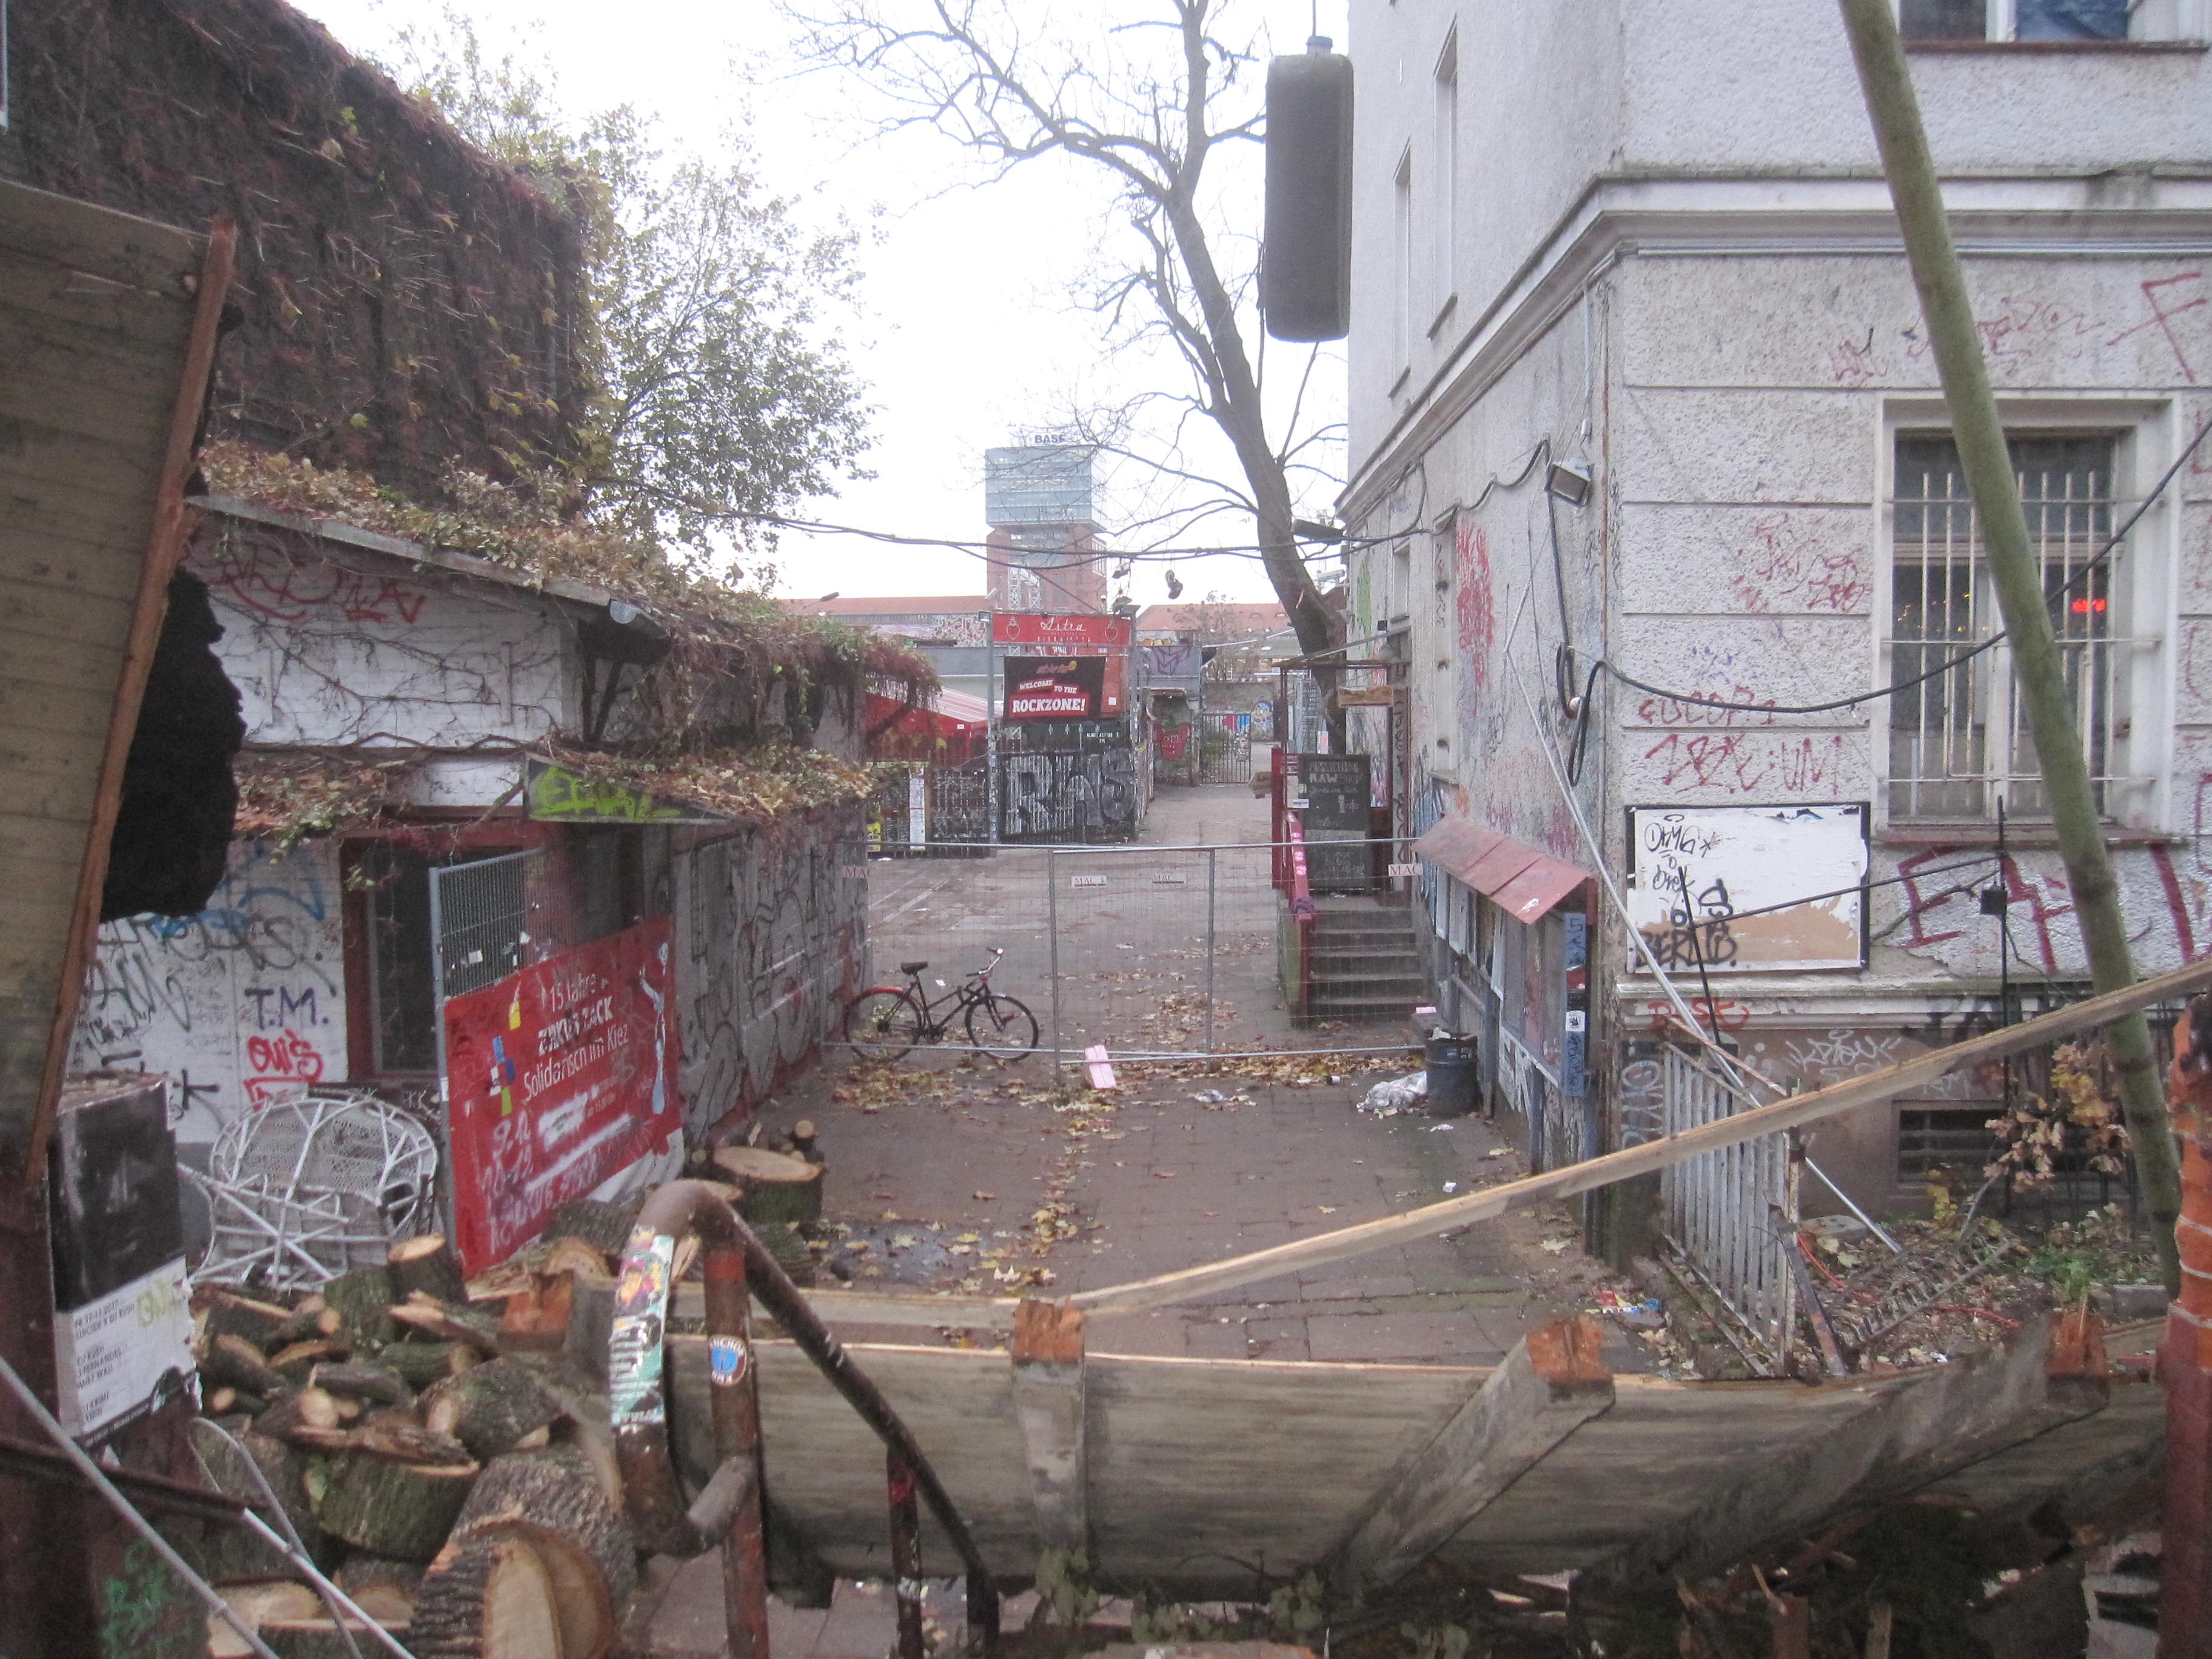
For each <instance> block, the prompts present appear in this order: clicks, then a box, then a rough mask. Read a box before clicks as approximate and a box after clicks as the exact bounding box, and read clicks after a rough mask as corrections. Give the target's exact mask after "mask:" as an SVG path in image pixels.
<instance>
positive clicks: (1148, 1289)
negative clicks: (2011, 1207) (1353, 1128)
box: [1067, 957, 2212, 1314]
mask: <svg viewBox="0 0 2212 1659" xmlns="http://www.w3.org/2000/svg"><path fill="white" fill-rule="evenodd" d="M2208 985H2212V957H2207V958H2204V959H2203V960H2201V961H2197V962H2193V963H2190V964H2189V965H2188V966H2186V967H2184V968H2177V969H2174V970H2173V971H2172V972H2171V973H2167V974H2160V975H2158V976H2157V977H2156V978H2154V979H2147V980H2144V981H2142V982H2141V983H2140V984H2136V985H2130V986H2129V987H2126V988H2125V989H2124V990H2119V991H2110V992H2107V993H2106V994H2104V995H2103V996H2098V997H2091V998H2090V999H2089V1000H2087V1001H2085V1002H2077V1003H2075V1004H2074V1005H2073V1006H2071V1007H2067V1008H2060V1009H2057V1010H2056V1011H2054V1012H2051V1013H2048V1014H2041V1015H2039V1016H2037V1017H2036V1018H2033V1019H2031V1020H2027V1021H2024V1022H2023V1023H2021V1024H2018V1025H2011V1026H2006V1027H2002V1028H2001V1029H1999V1030H1993V1031H1987V1032H1984V1034H1983V1035H1981V1036H1976V1037H1968V1038H1967V1039H1966V1041H1964V1042H1954V1043H1953V1044H1951V1045H1950V1046H1949V1047H1948V1048H1934V1049H1930V1050H1929V1052H1928V1053H1926V1054H1918V1055H1916V1056H1914V1057H1913V1058H1912V1059H1911V1060H1905V1061H1903V1062H1902V1063H1901V1064H1899V1065H1896V1066H1884V1067H1883V1068H1882V1069H1881V1070H1880V1071H1877V1072H1869V1073H1866V1075H1864V1076H1863V1077H1856V1078H1852V1079H1850V1080H1849V1081H1847V1082H1844V1083H1836V1084H1831V1085H1829V1086H1828V1087H1826V1088H1825V1089H1815V1090H1814V1091H1812V1092H1811V1093H1809V1094H1802V1095H1792V1096H1791V1097H1790V1098H1788V1099H1787V1100H1778V1101H1776V1102H1774V1103H1773V1104H1771V1105H1769V1106H1759V1107H1754V1108H1753V1109H1751V1110H1749V1111H1745V1112H1738V1113H1737V1114H1736V1115H1735V1116H1733V1117H1725V1118H1721V1119H1718V1120H1717V1121H1714V1122H1711V1123H1706V1124H1701V1125H1699V1127H1697V1128H1694V1129H1689V1130H1685V1131H1684V1132H1683V1133H1680V1134H1678V1135H1670V1136H1668V1137H1667V1138H1666V1139H1662V1140H1649V1141H1646V1142H1644V1144H1643V1145H1642V1146H1631V1147H1628V1148H1626V1150H1624V1151H1621V1152H1607V1154H1606V1155H1605V1156H1604V1157H1602V1158H1590V1159H1588V1160H1587V1161H1585V1162H1583V1163H1581V1164H1569V1165H1568V1166H1567V1167H1566V1168H1565V1169H1563V1170H1552V1171H1550V1172H1549V1173H1547V1174H1545V1175H1538V1176H1528V1177H1526V1178H1525V1179H1523V1180H1520V1181H1509V1182H1505V1183H1504V1184H1503V1185H1502V1186H1497V1187H1490V1188H1484V1189H1483V1190H1482V1191H1480V1192H1474V1193H1469V1194H1467V1195H1466V1196H1465V1197H1464V1198H1449V1199H1446V1200H1443V1202H1442V1203H1440V1204H1428V1205H1424V1206H1421V1207H1420V1208H1419V1209H1417V1210H1408V1211H1407V1212H1405V1213H1404V1214H1402V1215H1394V1216H1386V1217H1384V1218H1383V1219H1382V1220H1380V1221H1369V1222H1363V1223H1362V1224H1360V1225H1358V1226H1356V1227H1345V1228H1341V1229H1340V1230H1338V1231H1335V1232H1328V1233H1322V1234H1319V1235H1317V1236H1316V1237H1312V1238H1301V1239H1297V1240H1296V1241H1294V1242H1293V1243H1288V1244H1278V1245H1276V1246H1274V1247H1273V1249H1265V1250H1256V1251H1255V1252H1253V1253H1252V1254H1251V1255H1240V1256H1231V1258H1230V1259H1229V1260H1227V1261H1216V1262H1211V1263H1208V1264H1206V1266H1203V1267H1186V1268H1183V1269H1182V1271H1180V1272H1177V1273H1162V1274H1160V1275H1159V1276H1158V1278H1155V1279H1138V1280H1136V1281H1134V1282H1133V1283H1131V1284H1127V1285H1108V1286H1104V1287H1103V1288H1101V1289H1099V1290H1095V1291H1078V1292H1077V1293H1076V1294H1075V1295H1073V1296H1071V1297H1068V1298H1067V1305H1068V1306H1070V1307H1074V1308H1080V1309H1082V1310H1084V1311H1085V1312H1086V1313H1093V1314H1099V1313H1140V1312H1143V1311H1144V1310H1146V1309H1148V1308H1164V1307H1167V1306H1169V1305H1170V1304H1174V1303H1177V1302H1187V1301H1188V1300H1190V1299H1191V1298H1193V1297H1199V1296H1206V1295H1213V1294H1217V1293H1218V1292H1220V1291H1229V1290H1235V1289H1237V1287H1238V1286H1240V1285H1252V1284H1256V1283H1258V1282H1259V1281H1260V1280H1261V1279H1273V1278H1274V1277H1275V1276H1276V1275H1277V1274H1279V1273H1293V1272H1304V1271H1306V1270H1309V1269H1310V1268H1314V1267H1325V1266H1327V1265H1328V1264H1329V1263H1331V1262H1336V1261H1349V1260H1350V1259H1351V1258H1352V1257H1354V1256H1358V1255H1366V1254H1367V1253H1368V1252H1369V1251H1370V1250H1381V1249H1390V1248H1391V1247H1393V1246H1395V1245H1399V1244H1410V1243H1413V1241H1415V1240H1416V1239H1422V1238H1432V1237H1435V1236H1436V1235H1437V1234H1438V1233H1447V1232H1451V1231H1455V1230H1457V1229H1458V1228H1461V1227H1464V1226H1466V1225H1468V1223H1470V1222H1474V1221H1486V1220H1488V1219H1490V1218H1492V1217H1493V1216H1500V1215H1504V1213H1505V1212H1507V1211H1508V1210H1513V1209H1518V1208H1522V1207H1523V1206H1528V1205H1531V1204H1542V1203H1547V1202H1549V1201H1551V1200H1555V1199H1561V1198H1566V1197H1569V1196H1571V1195H1572V1194H1576V1193H1586V1192H1589V1191H1591V1190H1593V1189H1594V1188H1599V1187H1609V1186H1611V1185H1612V1184H1613V1182H1616V1181H1626V1180H1628V1179H1629V1178H1631V1177H1632V1176H1641V1175H1650V1174H1651V1173H1652V1172H1653V1171H1654V1170H1663V1169H1666V1168H1667V1167H1668V1165H1670V1164H1680V1163H1682V1162H1684V1161H1685V1160H1686V1159H1689V1158H1701V1157H1703V1156H1704V1155H1705V1153H1707V1152H1719V1151H1720V1150H1721V1149H1722V1148H1723V1147H1726V1146H1737V1145H1739V1144H1741V1142H1744V1141H1747V1140H1753V1139H1757V1138H1758V1137H1759V1136H1760V1135H1771V1134H1774V1133H1778V1131H1781V1130H1784V1129H1795V1128H1798V1127H1801V1126H1802V1125H1804V1124H1808V1123H1816V1122H1818V1121H1820V1120H1821V1119H1822V1118H1827V1117H1833V1116H1835V1115H1837V1114H1838V1113H1839V1112H1848V1111H1850V1110H1852V1109H1855V1108H1857V1107H1861V1106H1868V1105H1872V1104H1874V1103H1875V1102H1877V1101H1884V1100H1889V1099H1892V1098H1893V1097H1896V1096H1898V1095H1902V1094H1909V1093H1911V1092H1912V1091H1914V1090H1917V1089H1920V1088H1924V1087H1925V1086H1926V1085H1929V1084H1930V1083H1932V1082H1934V1081H1935V1080H1936V1079H1937V1078H1940V1077H1942V1076H1943V1075H1944V1074H1945V1073H1948V1072H1951V1071H1953V1070H1954V1069H1956V1068H1957V1067H1959V1066H1965V1065H1968V1064H1971V1063H1972V1062H1973V1061H1976V1060H1986V1059H1990V1058H1991V1057H1993V1056H1996V1055H1998V1054H2012V1053H2014V1052H2015V1051H2017V1050H2019V1049H2021V1048H2033V1047H2034V1046H2036V1045H2037V1044H2039V1043H2044V1042H2050V1041H2051V1040H2052V1039H2053V1038H2055V1037H2063V1036H2071V1035H2073V1034H2074V1033H2075V1032H2076V1031H2085V1030H2089V1029H2090V1028H2091V1027H2093V1026H2097V1025H2102V1024H2106V1022H2107V1021H2109V1020H2112V1019H2114V1018H2118V1017H2119V1016H2120V1015H2122V1014H2126V1013H2132V1012H2137V1011H2140V1010H2142V1009H2144V1008H2148V1007H2150V1006H2152V1005H2154V1004H2155V1003H2160V1002H2165V1001H2167V1000H2172V999H2177V998H2179V997H2183V996H2185V995H2187V994H2189V993H2191V992H2192V991H2197V990H2200V989H2202V988H2203V987H2206V986H2208Z"/></svg>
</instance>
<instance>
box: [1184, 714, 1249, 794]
mask: <svg viewBox="0 0 2212 1659" xmlns="http://www.w3.org/2000/svg"><path fill="white" fill-rule="evenodd" d="M1197 726H1198V730H1197V733H1196V738H1197V743H1198V765H1197V771H1198V775H1197V778H1196V780H1195V781H1197V782H1200V783H1249V782H1250V781H1252V716H1251V715H1250V714H1247V713H1244V712H1243V711H1241V710H1236V709H1213V708H1206V709H1201V710H1200V712H1199V715H1198V720H1197Z"/></svg>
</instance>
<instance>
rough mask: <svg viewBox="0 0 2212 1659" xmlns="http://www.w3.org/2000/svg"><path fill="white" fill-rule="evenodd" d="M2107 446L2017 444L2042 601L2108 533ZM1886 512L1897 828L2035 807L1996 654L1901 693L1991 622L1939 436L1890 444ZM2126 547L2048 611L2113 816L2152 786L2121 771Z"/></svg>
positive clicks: (1967, 505) (2031, 758)
mask: <svg viewBox="0 0 2212 1659" xmlns="http://www.w3.org/2000/svg"><path fill="white" fill-rule="evenodd" d="M2115 447H2116V445H2115V441H2114V440H2113V439H2112V437H2110V436H2102V437H2061V438H2038V439H2024V440H2016V441H2015V442H2014V445H2013V453H2014V457H2015V462H2016V464H2017V465H2018V466H2019V469H2020V471H2019V479H2020V489H2021V505H2022V507H2024V508H2025V509H2026V511H2027V523H2028V530H2029V533H2030V534H2031V535H2032V536H2033V538H2034V544H2035V550H2036V556H2037V562H2038V564H2039V568H2040V570H2041V573H2042V575H2043V580H2044V586H2045V590H2046V591H2047V592H2057V591H2058V590H2060V589H2061V588H2062V587H2063V585H2064V584H2065V583H2066V582H2067V581H2068V580H2069V579H2071V578H2073V577H2075V575H2077V574H2079V573H2080V572H2081V569H2082V568H2083V567H2084V566H2085V565H2087V563H2088V562H2089V561H2090V560H2091V559H2092V558H2093V557H2094V556H2095V555H2096V553H2097V551H2098V550H2099V549H2100V548H2101V547H2102V546H2103V545H2104V544H2105V540H2106V538H2107V537H2108V536H2109V535H2110V534H2111V533H2112V523H2113V508H2114V505H2115V498H2114V495H2113V491H2112V477H2113V460H2114V451H2115ZM1897 459H1898V468H1897V471H1898V485H1897V493H1896V495H1895V497H1894V501H1893V527H1894V534H1893V547H1892V565H1893V576H1892V591H1891V628H1890V632H1889V636H1888V641H1887V643H1888V646H1889V659H1890V677H1891V681H1892V683H1893V684H1899V685H1900V689H1899V690H1898V692H1897V693H1896V695H1895V696H1893V697H1892V698H1891V699H1890V727H1889V810H1890V815H1891V817H1893V818H1897V819H1907V820H1909V819H1932V820H1939V821H1941V820H1962V819H1963V820H1978V819H1984V818H1991V817H1995V816H1996V812H1997V809H1998V807H1999V805H2002V806H2003V808H2004V810H2005V811H2006V812H2007V813H2008V814H2009V815H2011V816H2014V817H2037V816H2039V815H2041V814H2043V813H2044V812H2045V811H2046V810H2047V807H2046V804H2045V799H2044V793H2043V786H2042V781H2041V776H2040V773H2039V768H2038V766H2037V764H2036V758H2035V745H2034V742H2033V738H2032V737H2031V735H2030V733H2029V732H2028V728H2027V719H2026V716H2025V714H2024V712H2023V711H2022V709H2021V703H2020V696H2019V688H2018V686H2017V684H2015V679H2014V677H2013V672H2012V653H2011V651H2010V650H2009V648H2008V647H2006V646H2003V645H1999V646H1998V647H1996V648H1995V649H1994V650H1990V651H1985V652H1983V653H1980V654H1978V655H1977V656H1975V657H1973V658H1972V659H1968V660H1966V661H1965V662H1961V663H1960V664H1958V665H1956V666H1954V667H1953V668H1952V669H1950V670H1949V671H1947V672H1944V673H1942V674H1939V675H1937V676H1936V678H1933V679H1929V680H1927V681H1925V682H1923V683H1922V684H1917V685H1905V684H1901V683H1902V682H1905V681H1910V680H1913V679H1915V678H1917V677H1918V676H1920V675H1922V674H1923V673H1926V672H1927V671H1929V670H1930V669H1931V668H1935V667H1937V666H1939V665H1941V664H1942V662H1943V660H1944V659H1946V658H1947V657H1950V656H1953V655H1955V654H1956V653H1958V652H1959V651H1960V650H1961V649H1962V648H1964V647H1970V646H1972V645H1973V644H1975V643H1977V642H1978V641H1981V640H1984V639H1986V638H1988V637H1989V636H1990V634H1991V633H1992V632H1994V631H1996V629H2000V628H2002V625H2003V619H2002V617H2001V616H2000V615H1999V613H1998V607H1997V605H1996V594H1995V592H1994V590H1993V589H1992V588H1991V587H1990V583H1989V580H1988V569H1987V566H1986V565H1985V563H1984V559H1983V552H1982V545H1981V540H1980V536H1979V533H1978V526H1977V524H1976V521H1975V514H1974V506H1973V500H1972V495H1971V493H1970V492H1969V490H1968V489H1967V487H1966V478H1965V477H1964V476H1963V474H1962V473H1961V472H1960V470H1959V462H1958V455H1957V451H1956V450H1955V448H1954V447H1953V445H1952V443H1951V441H1949V440H1948V439H1930V438H1905V439H1900V440H1899V443H1898V452H1897ZM2129 558H2130V550H2129V549H2128V548H2127V547H2126V546H2125V545H2123V546H2121V547H2119V548H2117V549H2115V550H2113V552H2112V556H2110V557H2109V558H2107V559H2106V561H2105V562H2103V563H2102V564H2101V565H2100V566H2098V567H2097V568H2096V569H2095V570H2094V571H2093V572H2092V573H2091V574H2089V575H2088V576H2087V578H2086V579H2084V580H2082V581H2081V583H2080V585H2079V586H2075V587H2073V588H2070V589H2066V590H2065V591H2064V592H2063V593H2060V594H2059V597H2057V598H2056V599H2054V600H2053V601H2052V606H2051V622H2052V624H2053V627H2054V629H2055V630H2056V632H2057V637H2058V648H2059V655H2060V659H2061V661H2062V663H2063V666H2064V671H2065V675H2066V683H2067V690H2068V691H2069V694H2070V696H2071V697H2072V700H2073V702H2074V707H2075V714H2076V719H2077V720H2078V723H2079V726H2080V730H2081V743H2082V748H2083V750H2084V752H2085V754H2086V755H2087V757H2088V762H2089V771H2090V776H2091V780H2092V782H2093V785H2094V787H2095V790H2096V796H2097V804H2098V808H2099V810H2100V811H2103V812H2104V813H2106V815H2107V816H2118V814H2120V813H2121V812H2123V811H2124V810H2125V809H2126V807H2127V805H2128V804H2129V803H2128V796H2129V794H2130V791H2131V790H2132V789H2134V788H2136V787H2140V786H2143V785H2146V784H2148V782H2149V781H2150V780H2149V779H2148V778H2147V777H2143V776H2141V775H2136V773H2134V772H2132V771H2131V770H2130V757H2131V755H2132V754H2133V753H2134V752H2136V751H2135V750H2133V748H2132V746H2131V745H2130V742H2129V736H2130V720H2131V717H2132V714H2133V713H2134V710H2133V708H2132V698H2131V696H2130V681H2131V679H2132V678H2133V665H2134V662H2135V658H2136V652H2137V651H2138V650H2139V649H2141V648H2142V647H2147V646H2149V645H2153V644H2154V643H2155V640H2154V638H2144V637H2139V636H2137V635H2135V634H2134V632H2133V631H2132V630H2133V627H2134V618H2133V617H2132V614H2131V610H2130V604H2129V598H2130V589H2131V586H2132V583H2131V581H2130V570H2129Z"/></svg>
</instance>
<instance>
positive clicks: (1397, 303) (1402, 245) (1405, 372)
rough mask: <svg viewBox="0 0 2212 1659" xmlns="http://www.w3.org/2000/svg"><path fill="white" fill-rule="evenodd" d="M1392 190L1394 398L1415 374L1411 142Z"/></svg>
mask: <svg viewBox="0 0 2212 1659" xmlns="http://www.w3.org/2000/svg"><path fill="white" fill-rule="evenodd" d="M1390 187H1391V196H1390V259H1391V263H1392V264H1393V265H1394V266H1395V270H1392V272H1391V273H1390V274H1391V279H1392V280H1391V283H1390V300H1391V306H1392V314H1391V319H1390V322H1391V328H1390V346H1391V351H1392V353H1393V356H1395V361H1396V364H1397V372H1396V374H1395V378H1394V379H1393V380H1392V381H1391V386H1390V391H1391V395H1392V396H1394V397H1395V396H1396V395H1397V393H1398V392H1401V391H1403V390H1404V389H1405V386H1406V383H1407V381H1408V380H1411V379H1412V378H1413V329H1414V322H1413V309H1414V304H1415V300H1414V281H1415V279H1414V270H1415V268H1416V265H1417V264H1418V263H1419V257H1420V256H1419V251H1418V250H1417V249H1416V248H1415V246H1414V234H1413V225H1414V217H1415V216H1414V211H1413V145H1412V144H1410V143H1408V144H1407V146H1406V148H1405V149H1403V150H1401V151H1400V152H1399V155H1398V163H1397V166H1396V167H1395V168H1394V169H1393V170H1392V172H1391V175H1390Z"/></svg>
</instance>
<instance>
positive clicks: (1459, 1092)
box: [1427, 1036, 1481, 1117]
mask: <svg viewBox="0 0 2212 1659" xmlns="http://www.w3.org/2000/svg"><path fill="white" fill-rule="evenodd" d="M1479 1051H1480V1050H1479V1045H1478V1044H1477V1043H1476V1042H1475V1040H1474V1038H1473V1037H1471V1036H1432V1037H1431V1038H1430V1039H1429V1040H1428V1066H1429V1091H1428V1097H1427V1100H1428V1111H1429V1115H1430V1116H1431V1117H1465V1116H1466V1115H1468V1113H1470V1112H1472V1111H1473V1110H1474V1108H1475V1104H1476V1097H1477V1095H1478V1093H1479V1091H1480V1087H1481V1084H1480V1079H1481V1068H1480V1066H1479V1065H1478V1063H1477V1061H1476V1055H1477V1054H1478V1052H1479Z"/></svg>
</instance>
